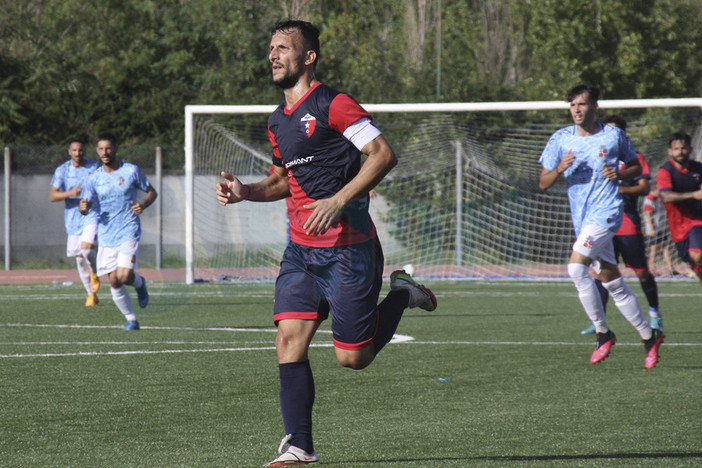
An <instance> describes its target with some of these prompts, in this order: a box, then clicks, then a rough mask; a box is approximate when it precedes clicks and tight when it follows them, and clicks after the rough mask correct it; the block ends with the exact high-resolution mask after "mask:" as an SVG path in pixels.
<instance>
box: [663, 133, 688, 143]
mask: <svg viewBox="0 0 702 468" xmlns="http://www.w3.org/2000/svg"><path fill="white" fill-rule="evenodd" d="M679 140H682V141H684V142H685V145H687V146H692V137H691V136H690V135H688V134H687V133H685V132H675V133H673V134H672V135H671V136H670V138H669V139H668V146H670V145H672V144H673V142H674V141H679Z"/></svg>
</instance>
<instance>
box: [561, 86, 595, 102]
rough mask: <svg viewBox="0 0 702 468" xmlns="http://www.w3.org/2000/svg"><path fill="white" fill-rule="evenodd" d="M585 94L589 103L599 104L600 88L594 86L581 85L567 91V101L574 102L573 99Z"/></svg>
mask: <svg viewBox="0 0 702 468" xmlns="http://www.w3.org/2000/svg"><path fill="white" fill-rule="evenodd" d="M583 93H587V95H588V101H590V102H597V101H598V100H599V99H600V88H598V87H597V86H594V85H589V84H586V83H580V84H576V85H575V86H573V87H572V88H570V89H569V90H568V91H566V101H568V102H573V99H575V98H576V97H577V96H580V95H581V94H583Z"/></svg>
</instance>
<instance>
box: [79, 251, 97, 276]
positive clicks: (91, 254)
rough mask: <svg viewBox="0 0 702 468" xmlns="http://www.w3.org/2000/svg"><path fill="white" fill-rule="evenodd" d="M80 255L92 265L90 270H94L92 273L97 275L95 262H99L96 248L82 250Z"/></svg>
mask: <svg viewBox="0 0 702 468" xmlns="http://www.w3.org/2000/svg"><path fill="white" fill-rule="evenodd" d="M80 253H81V254H82V255H83V258H86V259H87V260H88V262H89V263H90V269H91V270H92V271H91V273H97V265H96V264H95V261H96V260H97V251H96V250H95V249H94V248H92V249H80Z"/></svg>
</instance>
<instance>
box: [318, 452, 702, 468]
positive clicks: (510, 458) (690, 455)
mask: <svg viewBox="0 0 702 468" xmlns="http://www.w3.org/2000/svg"><path fill="white" fill-rule="evenodd" d="M666 458H671V459H696V458H700V459H702V452H660V453H638V452H634V453H600V454H583V455H504V456H497V457H476V456H473V457H470V456H469V457H443V458H442V457H421V458H396V459H391V460H355V461H345V462H334V461H327V463H330V464H331V463H333V464H335V465H356V464H363V466H365V465H374V464H383V463H426V462H453V461H461V460H463V461H466V462H480V461H483V462H485V461H487V462H497V463H499V462H525V461H526V462H528V461H568V460H631V459H642V460H660V459H666ZM324 461H326V460H324Z"/></svg>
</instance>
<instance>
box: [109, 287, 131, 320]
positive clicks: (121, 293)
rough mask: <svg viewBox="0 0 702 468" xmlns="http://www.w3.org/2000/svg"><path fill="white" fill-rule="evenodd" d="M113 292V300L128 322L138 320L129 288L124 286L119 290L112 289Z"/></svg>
mask: <svg viewBox="0 0 702 468" xmlns="http://www.w3.org/2000/svg"><path fill="white" fill-rule="evenodd" d="M111 290H112V300H113V301H115V305H116V306H117V308H118V309H119V311H120V312H122V315H124V316H125V317H126V318H127V320H136V319H137V318H136V314H135V313H134V307H133V306H132V300H131V298H130V297H129V293H128V292H127V288H126V287H125V286H124V285H122V286H120V287H119V288H116V289H115V288H111Z"/></svg>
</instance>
